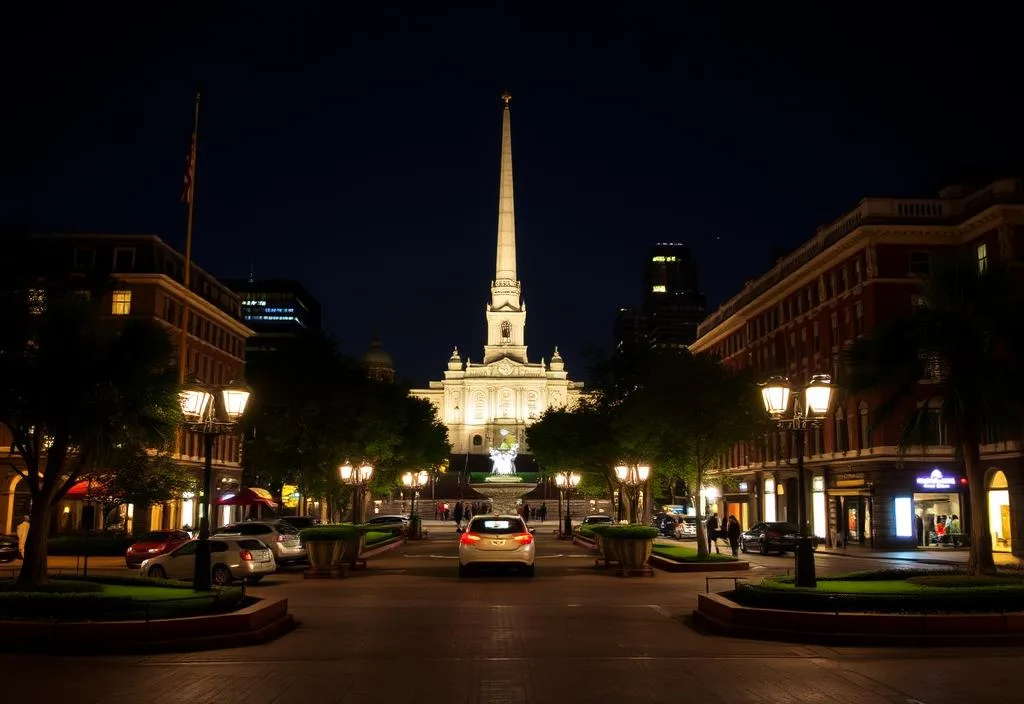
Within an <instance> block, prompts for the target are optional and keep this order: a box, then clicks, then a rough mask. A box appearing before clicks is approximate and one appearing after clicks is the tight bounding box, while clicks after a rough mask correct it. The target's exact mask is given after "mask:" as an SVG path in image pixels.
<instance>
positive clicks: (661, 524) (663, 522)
mask: <svg viewBox="0 0 1024 704" xmlns="http://www.w3.org/2000/svg"><path fill="white" fill-rule="evenodd" d="M680 520H682V516H677V515H676V514H674V513H659V514H658V515H656V516H655V517H654V518H652V519H651V525H653V526H654V527H655V528H657V529H658V532H659V533H661V534H662V535H664V536H668V537H669V538H674V537H675V535H676V526H677V525H679V521H680Z"/></svg>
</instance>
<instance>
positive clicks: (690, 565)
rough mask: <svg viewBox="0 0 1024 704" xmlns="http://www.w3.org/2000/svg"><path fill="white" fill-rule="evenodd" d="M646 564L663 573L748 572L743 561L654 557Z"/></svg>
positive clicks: (747, 566)
mask: <svg viewBox="0 0 1024 704" xmlns="http://www.w3.org/2000/svg"><path fill="white" fill-rule="evenodd" d="M647 564H649V565H650V566H651V567H657V568H658V569H659V570H664V571H665V572H746V571H749V570H750V563H749V562H746V561H744V560H736V561H735V562H728V561H721V562H719V561H716V562H678V561H676V560H673V559H671V558H668V557H662V556H661V555H655V554H654V553H651V556H650V557H649V558H647Z"/></svg>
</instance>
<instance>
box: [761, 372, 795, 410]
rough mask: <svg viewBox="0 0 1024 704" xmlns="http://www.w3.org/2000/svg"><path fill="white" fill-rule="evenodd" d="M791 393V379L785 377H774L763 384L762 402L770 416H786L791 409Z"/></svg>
mask: <svg viewBox="0 0 1024 704" xmlns="http://www.w3.org/2000/svg"><path fill="white" fill-rule="evenodd" d="M790 393H791V390H790V386H789V379H786V378H785V377H781V376H776V377H772V378H771V379H769V380H768V381H766V382H765V383H763V384H761V401H762V402H763V403H764V410H766V411H767V412H768V415H770V416H772V417H773V418H778V417H780V416H781V415H782V414H784V413H785V412H786V410H787V409H788V408H789V395H790Z"/></svg>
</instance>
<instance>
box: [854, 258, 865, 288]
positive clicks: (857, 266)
mask: <svg viewBox="0 0 1024 704" xmlns="http://www.w3.org/2000/svg"><path fill="white" fill-rule="evenodd" d="M862 277H863V274H862V273H861V269H860V257H859V256H858V257H857V259H856V261H854V262H853V282H854V283H855V284H859V283H860V282H861V280H862Z"/></svg>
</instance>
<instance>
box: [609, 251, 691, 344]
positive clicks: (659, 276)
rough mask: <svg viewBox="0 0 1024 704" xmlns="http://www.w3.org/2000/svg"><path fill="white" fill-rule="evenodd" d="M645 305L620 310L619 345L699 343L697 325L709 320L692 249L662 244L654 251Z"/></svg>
mask: <svg viewBox="0 0 1024 704" xmlns="http://www.w3.org/2000/svg"><path fill="white" fill-rule="evenodd" d="M643 282H644V283H643V305H642V307H641V308H640V309H635V308H620V309H619V314H618V316H617V317H616V320H615V342H616V345H617V346H620V347H621V346H622V345H625V344H645V345H654V346H664V347H684V346H686V345H689V344H691V343H692V342H693V341H694V340H695V339H697V325H698V324H699V323H700V321H702V320H703V319H704V318H705V317H706V316H707V303H706V301H705V298H704V295H703V294H702V293H701V292H700V286H699V285H698V280H697V264H696V263H695V262H694V261H693V258H692V257H691V255H690V248H689V247H688V246H686V245H685V244H680V243H676V242H662V243H659V244H657V245H655V246H654V247H652V248H651V250H650V252H648V254H647V261H646V263H645V264H644V277H643Z"/></svg>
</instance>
